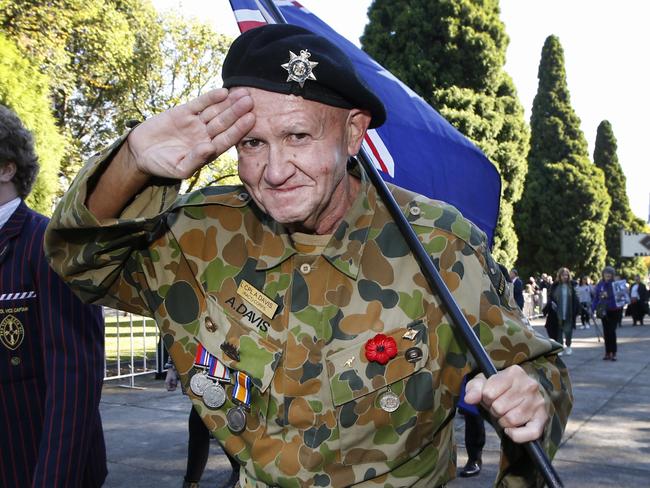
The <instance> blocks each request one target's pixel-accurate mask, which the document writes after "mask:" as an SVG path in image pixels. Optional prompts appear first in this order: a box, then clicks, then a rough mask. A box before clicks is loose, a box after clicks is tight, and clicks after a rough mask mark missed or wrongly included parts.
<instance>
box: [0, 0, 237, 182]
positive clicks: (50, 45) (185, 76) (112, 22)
mask: <svg viewBox="0 0 650 488" xmlns="http://www.w3.org/2000/svg"><path fill="white" fill-rule="evenodd" d="M0 32H5V33H6V34H7V35H8V36H9V37H10V38H12V39H16V40H17V43H18V44H19V46H20V47H21V49H22V50H23V51H24V52H25V53H26V54H27V56H28V57H29V58H30V59H31V60H32V61H33V62H34V63H35V64H37V65H38V66H39V67H40V69H41V70H43V71H44V72H45V73H47V74H48V75H49V76H50V79H52V80H55V84H54V85H53V86H52V97H53V100H54V108H55V110H54V113H55V117H56V120H57V124H58V126H59V127H60V128H62V129H63V130H64V131H65V133H66V135H67V138H68V140H69V141H71V142H70V144H68V145H67V146H66V155H65V157H64V161H63V165H62V168H61V174H62V176H63V179H64V182H66V181H68V180H69V179H70V178H71V177H72V176H74V174H75V173H76V172H77V170H78V169H79V167H80V165H81V162H82V161H83V160H84V159H85V158H87V157H88V156H89V155H91V154H93V153H94V152H96V151H97V150H98V149H99V148H101V147H103V146H105V145H106V144H107V143H108V142H109V141H111V140H113V139H114V138H115V137H116V136H117V135H118V134H119V133H120V132H122V131H123V129H124V124H125V122H126V121H127V120H129V119H142V118H144V117H147V116H150V115H152V114H154V113H157V112H159V111H161V110H164V109H166V108H169V107H170V106H173V105H176V104H178V103H182V102H184V101H186V100H187V99H189V98H191V97H192V96H195V95H196V94H198V93H200V92H201V91H203V90H205V89H206V87H208V86H210V85H213V86H216V85H217V83H218V75H219V73H220V66H221V62H222V60H223V56H224V53H225V50H226V49H227V47H228V45H229V44H230V41H229V40H228V39H226V38H225V37H224V36H220V35H217V34H216V33H215V32H214V31H213V29H211V28H210V27H209V26H207V25H201V24H199V23H196V22H193V21H186V20H184V19H182V18H180V17H175V16H163V17H161V16H159V15H158V14H157V13H156V11H155V10H154V8H153V6H152V5H151V3H150V2H149V1H147V0H83V1H82V0H52V1H48V2H35V1H33V0H12V1H9V0H0Z"/></svg>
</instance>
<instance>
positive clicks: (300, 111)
mask: <svg viewBox="0 0 650 488" xmlns="http://www.w3.org/2000/svg"><path fill="white" fill-rule="evenodd" d="M248 90H249V91H250V93H251V96H252V97H253V101H254V107H253V114H254V115H255V125H254V126H253V129H252V130H251V131H250V132H249V133H248V134H247V135H246V136H245V137H244V138H243V139H242V140H241V141H240V142H239V143H238V144H237V146H236V148H237V153H238V156H239V177H240V178H241V180H242V182H243V183H244V186H245V187H246V189H247V190H248V191H249V193H250V194H251V196H252V197H253V199H254V200H255V202H256V203H257V205H258V206H259V207H260V208H261V209H262V210H264V211H265V212H266V213H268V214H269V215H271V217H273V219H275V220H276V221H278V222H280V223H283V224H298V226H300V227H304V228H306V229H315V228H317V226H318V224H319V222H321V221H322V220H323V219H326V218H327V217H328V215H329V214H331V213H332V211H333V210H332V208H333V207H336V205H337V203H340V200H341V199H342V198H345V186H346V183H345V179H346V163H347V160H348V156H351V155H353V154H356V152H357V151H358V149H359V148H358V145H359V144H360V140H359V141H358V143H357V141H356V139H357V138H358V135H357V133H356V132H357V131H356V129H355V127H353V126H354V124H353V123H352V122H351V118H352V116H351V115H350V114H351V113H352V112H353V111H350V110H345V109H341V108H336V107H330V106H328V105H324V104H321V103H318V102H313V101H310V100H305V99H303V98H301V97H296V96H293V95H284V94H280V93H273V92H268V91H265V90H260V89H256V88H248Z"/></svg>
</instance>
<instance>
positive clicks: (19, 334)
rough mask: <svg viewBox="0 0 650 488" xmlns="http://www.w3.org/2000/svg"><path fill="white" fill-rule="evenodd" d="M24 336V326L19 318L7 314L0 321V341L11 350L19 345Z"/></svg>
mask: <svg viewBox="0 0 650 488" xmlns="http://www.w3.org/2000/svg"><path fill="white" fill-rule="evenodd" d="M24 338H25V328H24V327H23V324H22V323H21V321H20V320H18V319H17V318H16V317H14V316H13V315H7V316H6V317H5V318H4V319H2V322H0V342H1V343H2V345H3V346H5V347H6V348H8V349H11V350H12V351H14V350H16V348H17V347H18V346H20V345H21V344H22V342H23V339H24Z"/></svg>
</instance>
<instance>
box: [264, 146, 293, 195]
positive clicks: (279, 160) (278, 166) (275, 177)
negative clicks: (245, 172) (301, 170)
mask: <svg viewBox="0 0 650 488" xmlns="http://www.w3.org/2000/svg"><path fill="white" fill-rule="evenodd" d="M294 159H295V157H294V156H293V154H292V153H291V152H287V151H286V150H285V149H283V148H282V147H281V146H280V147H278V146H275V147H273V146H272V147H271V148H270V150H269V161H268V163H267V164H266V168H265V169H264V179H265V180H266V182H267V183H268V184H269V185H271V186H281V185H283V184H284V183H285V182H286V181H287V180H289V179H290V178H291V176H292V175H293V174H294V173H295V171H296V167H295V166H294V164H293V161H294Z"/></svg>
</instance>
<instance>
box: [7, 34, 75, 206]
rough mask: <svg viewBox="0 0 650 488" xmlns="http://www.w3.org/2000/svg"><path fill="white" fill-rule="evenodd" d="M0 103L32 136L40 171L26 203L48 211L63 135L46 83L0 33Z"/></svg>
mask: <svg viewBox="0 0 650 488" xmlns="http://www.w3.org/2000/svg"><path fill="white" fill-rule="evenodd" d="M0 103H2V104H3V105H6V106H7V107H9V108H10V109H12V110H13V111H14V112H16V114H17V115H18V116H19V117H20V119H21V120H22V122H23V124H24V125H25V127H26V128H27V129H28V130H29V131H31V133H32V135H33V136H34V142H35V149H36V154H37V155H38V159H39V164H40V171H39V174H38V177H37V179H36V182H35V183H34V187H33V188H32V192H31V194H30V195H29V197H28V198H27V203H28V204H29V205H30V207H32V208H33V209H34V210H36V211H38V212H41V213H43V214H46V215H50V214H51V211H52V199H53V197H54V196H55V194H56V191H57V187H58V181H57V174H58V170H59V165H60V163H61V158H62V157H63V149H64V147H65V138H64V137H63V136H62V135H61V134H59V131H58V129H57V127H56V124H55V121H54V117H53V116H52V113H51V111H50V105H51V101H50V97H49V84H48V79H47V77H46V76H45V75H43V74H41V73H39V72H38V69H37V68H36V67H34V66H32V65H31V64H30V63H29V62H28V61H27V60H26V59H25V57H24V56H23V54H22V53H21V52H20V51H19V49H18V47H17V46H16V45H15V44H14V43H12V42H11V41H10V40H8V39H7V38H6V37H5V36H4V35H3V34H2V33H0Z"/></svg>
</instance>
